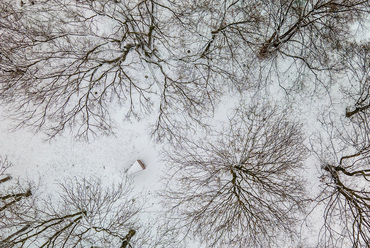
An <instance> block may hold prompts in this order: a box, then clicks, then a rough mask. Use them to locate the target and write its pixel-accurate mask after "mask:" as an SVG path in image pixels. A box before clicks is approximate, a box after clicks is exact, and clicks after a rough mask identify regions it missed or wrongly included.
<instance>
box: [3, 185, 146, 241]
mask: <svg viewBox="0 0 370 248" xmlns="http://www.w3.org/2000/svg"><path fill="white" fill-rule="evenodd" d="M60 187H61V190H62V191H61V194H58V193H54V194H53V195H50V196H49V198H44V199H41V200H39V201H37V202H35V203H34V205H31V206H29V211H28V212H27V213H22V214H20V213H17V212H13V213H12V216H13V218H7V219H6V220H3V221H4V223H5V224H6V225H3V226H2V228H1V235H0V238H1V239H0V244H1V246H2V247H35V246H37V247H122V248H128V247H132V245H135V244H136V245H138V246H140V244H142V243H143V242H142V241H140V240H141V239H140V238H137V237H136V236H138V235H140V232H139V231H140V230H139V229H140V225H139V222H138V218H137V215H138V213H139V211H140V209H141V207H140V203H139V202H135V198H133V196H132V195H130V194H131V191H130V185H129V181H126V180H123V181H122V182H121V183H119V184H113V185H111V186H108V187H105V186H103V185H101V181H100V180H98V179H94V178H89V179H85V178H73V179H69V180H66V181H64V182H63V183H61V184H60ZM138 204H139V205H138ZM138 233H139V234H138Z"/></svg>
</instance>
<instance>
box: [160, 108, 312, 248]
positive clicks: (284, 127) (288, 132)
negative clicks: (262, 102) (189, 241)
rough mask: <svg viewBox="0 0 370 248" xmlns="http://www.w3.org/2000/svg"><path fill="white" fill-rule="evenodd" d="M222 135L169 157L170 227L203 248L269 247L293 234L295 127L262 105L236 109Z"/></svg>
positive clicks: (301, 154) (300, 152) (301, 151)
mask: <svg viewBox="0 0 370 248" xmlns="http://www.w3.org/2000/svg"><path fill="white" fill-rule="evenodd" d="M234 113H235V115H234V116H232V117H231V118H230V120H229V122H228V123H225V125H224V126H223V129H222V130H221V131H216V130H213V131H212V132H210V133H207V135H204V137H202V138H201V139H200V140H197V141H194V142H193V141H190V140H187V141H182V142H181V145H179V147H176V148H175V149H174V150H173V151H171V152H169V153H167V156H168V157H167V160H168V164H169V166H170V168H169V170H170V171H172V172H173V173H171V174H170V177H169V182H168V185H167V187H166V189H167V190H166V194H165V195H164V196H165V201H166V202H167V201H168V202H169V204H170V209H171V213H172V214H173V215H171V218H173V219H172V221H173V223H174V224H173V225H174V226H175V227H176V228H179V229H180V230H182V232H183V233H187V234H189V235H190V234H191V235H190V236H191V237H193V236H195V237H197V238H199V239H200V240H201V242H204V243H205V244H206V245H207V247H225V246H227V247H257V246H264V247H269V246H273V245H274V244H276V243H278V242H279V238H281V237H284V234H287V236H291V237H292V236H294V233H295V229H294V226H295V224H296V221H297V220H296V217H297V216H296V214H297V213H298V212H301V211H303V209H304V205H305V198H304V195H305V193H304V189H303V184H302V180H301V179H300V177H299V176H298V175H297V174H296V173H297V170H298V169H300V167H301V166H302V161H303V159H304V158H305V156H306V148H305V146H304V145H303V144H302V143H303V137H302V133H301V131H300V125H299V124H297V123H294V122H289V121H287V120H286V119H285V116H284V115H283V114H279V112H278V111H277V109H275V108H271V107H268V106H263V107H262V106H256V105H254V106H252V107H249V108H247V107H243V106H242V107H240V108H238V109H236V110H235V112H234Z"/></svg>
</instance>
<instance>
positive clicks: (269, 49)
mask: <svg viewBox="0 0 370 248" xmlns="http://www.w3.org/2000/svg"><path fill="white" fill-rule="evenodd" d="M173 4H174V5H176V7H173V9H174V10H177V11H178V13H177V16H178V18H179V19H181V20H182V22H183V23H184V26H187V28H184V29H186V30H188V33H189V35H188V36H190V37H199V38H198V41H197V42H194V43H195V44H196V45H197V46H196V47H195V49H196V51H192V53H194V54H195V56H193V57H196V56H197V57H198V60H197V62H198V63H199V64H201V65H202V66H204V67H208V69H206V70H208V71H212V72H217V73H219V74H222V75H224V77H225V78H226V77H227V75H228V77H229V79H230V80H231V81H232V83H233V84H234V86H236V87H237V88H238V89H241V90H243V89H250V88H251V87H254V86H255V85H256V84H257V85H259V86H260V85H261V84H262V83H264V82H265V80H266V81H267V83H270V82H271V81H272V80H279V82H280V83H281V84H282V86H286V87H289V86H290V87H292V88H297V87H298V85H297V84H298V83H299V81H300V80H301V77H302V75H305V74H309V75H310V76H309V77H310V79H312V80H316V81H319V82H321V83H323V82H325V81H326V80H327V79H328V78H330V77H332V76H333V72H335V71H338V70H341V69H342V67H341V65H340V63H339V61H338V57H337V56H336V54H337V53H338V51H339V50H341V44H342V43H343V42H345V41H351V40H352V37H353V35H352V33H351V31H350V30H351V24H353V23H363V20H364V19H365V18H366V16H368V14H369V10H370V8H369V3H368V1H364V0H354V1H342V0H303V1H297V0H284V1H265V0H255V1H243V0H238V1H228V0H224V1H207V2H199V1H192V0H189V1H181V2H176V3H173ZM189 27H191V28H189ZM194 60H195V58H194ZM284 72H285V73H291V74H292V76H291V77H292V78H288V77H284V75H285V74H284ZM227 73H230V74H227ZM323 73H325V74H324V75H323ZM294 74H299V76H293V75H294ZM325 86H326V85H325Z"/></svg>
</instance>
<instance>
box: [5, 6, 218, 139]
mask: <svg viewBox="0 0 370 248" xmlns="http://www.w3.org/2000/svg"><path fill="white" fill-rule="evenodd" d="M0 7H1V9H2V13H1V16H0V19H1V20H0V25H1V28H2V30H1V40H0V44H1V48H0V49H1V62H0V63H1V72H0V73H1V88H0V95H1V98H2V100H3V102H7V103H11V105H10V106H11V111H15V115H14V116H13V117H14V118H16V119H18V120H19V121H20V123H21V124H20V125H21V126H22V125H26V126H34V127H36V128H37V129H44V130H46V131H47V132H48V133H49V134H50V135H51V136H52V137H53V136H54V135H55V134H57V133H59V132H61V131H63V130H64V129H65V127H66V126H76V128H77V133H76V135H77V136H87V135H88V133H89V132H92V133H94V132H96V131H98V130H99V131H100V132H103V133H110V132H111V129H112V126H111V125H112V122H111V119H110V116H111V114H110V110H109V104H108V103H109V102H111V101H113V102H119V103H120V104H122V105H123V106H124V109H126V110H127V112H126V116H127V117H130V116H135V117H139V116H141V115H142V114H145V113H147V112H149V111H151V110H152V109H153V108H152V105H153V102H152V101H151V99H150V98H151V97H155V96H156V95H159V96H160V99H161V101H160V106H159V109H160V117H159V122H160V123H163V122H162V121H161V120H162V119H166V117H165V116H166V112H168V109H169V108H170V107H171V106H175V105H174V103H175V102H176V106H178V108H181V109H187V110H188V112H189V114H190V115H195V114H196V113H197V114H198V115H199V114H200V113H201V112H200V111H204V110H205V109H206V107H205V106H206V105H207V104H206V103H207V102H209V101H210V100H211V96H210V95H209V94H208V93H210V92H211V91H213V90H214V89H213V88H212V87H209V86H208V83H207V78H206V76H204V75H199V74H198V75H197V74H195V73H194V70H196V68H189V66H186V64H187V62H181V58H179V56H180V55H179V54H175V51H169V47H171V46H172V45H173V44H176V43H177V42H178V36H179V34H178V33H177V32H176V31H175V32H173V31H171V34H169V33H168V30H166V29H165V27H166V26H167V25H168V24H167V23H166V19H161V20H159V19H158V18H160V17H161V14H160V9H161V8H162V9H164V10H166V7H165V6H161V5H160V4H157V3H156V2H154V1H142V2H137V1H118V2H117V1H106V0H99V1H72V0H71V1H58V0H50V1H46V2H40V3H36V4H33V5H25V6H22V7H19V6H18V5H17V4H16V3H15V2H9V3H7V2H4V3H1V6H0ZM102 25H103V26H104V29H101V27H102ZM180 64H183V65H181V68H180ZM208 88H209V89H208ZM164 123H165V122H164ZM161 126H163V125H158V127H159V128H160V127H161Z"/></svg>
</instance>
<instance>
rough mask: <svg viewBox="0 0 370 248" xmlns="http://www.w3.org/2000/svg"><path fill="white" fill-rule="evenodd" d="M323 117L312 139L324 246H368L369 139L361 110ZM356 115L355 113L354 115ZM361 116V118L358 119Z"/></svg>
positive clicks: (369, 244) (369, 204) (364, 117)
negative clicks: (321, 129)
mask: <svg viewBox="0 0 370 248" xmlns="http://www.w3.org/2000/svg"><path fill="white" fill-rule="evenodd" d="M350 115H351V116H348V112H347V115H346V117H344V115H343V118H341V120H335V118H333V117H332V116H331V115H330V114H329V115H328V116H327V117H326V118H325V119H324V120H323V122H322V123H323V127H324V129H325V130H326V134H327V135H326V136H325V137H324V138H322V139H321V140H318V141H317V142H316V143H317V144H320V146H321V148H320V149H318V148H317V149H316V151H317V155H318V158H319V161H320V163H321V168H322V176H321V180H322V182H323V185H322V193H321V195H320V196H319V197H318V201H319V202H320V203H321V204H323V206H324V207H325V209H324V213H323V216H324V226H323V229H322V230H321V235H320V242H321V245H324V246H325V247H333V246H336V247H344V246H345V247H370V239H369V237H370V167H369V162H370V142H369V141H370V139H369V131H368V130H369V129H368V125H369V123H368V118H367V117H366V115H367V114H366V113H364V112H363V111H358V112H357V113H356V111H352V112H351V114H350ZM357 115H358V116H357ZM359 120H362V121H359Z"/></svg>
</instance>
